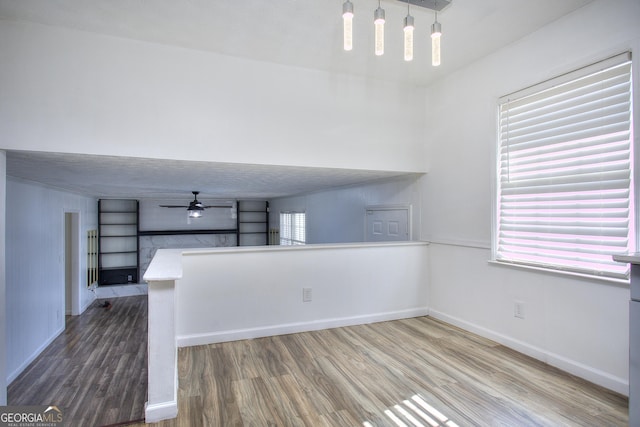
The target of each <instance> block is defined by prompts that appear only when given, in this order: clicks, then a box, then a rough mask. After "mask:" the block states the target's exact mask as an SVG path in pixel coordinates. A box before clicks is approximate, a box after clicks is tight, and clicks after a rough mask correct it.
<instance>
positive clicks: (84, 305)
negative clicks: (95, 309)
mask: <svg viewBox="0 0 640 427" xmlns="http://www.w3.org/2000/svg"><path fill="white" fill-rule="evenodd" d="M96 299H97V296H96V294H95V292H91V297H90V298H89V299H87V301H85V303H84V304H83V305H82V306H81V307H80V313H78V315H80V314H82V313H84V312H85V311H86V310H87V308H89V306H91V304H93V302H94V301H95V300H96Z"/></svg>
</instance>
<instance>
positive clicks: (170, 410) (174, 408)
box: [144, 400, 178, 424]
mask: <svg viewBox="0 0 640 427" xmlns="http://www.w3.org/2000/svg"><path fill="white" fill-rule="evenodd" d="M177 416H178V401H177V400H172V401H169V402H162V403H156V404H153V405H149V402H147V403H145V405H144V420H145V423H147V424H149V423H156V422H158V421H162V420H169V419H172V418H176V417H177Z"/></svg>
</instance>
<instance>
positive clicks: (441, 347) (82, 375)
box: [8, 297, 628, 427]
mask: <svg viewBox="0 0 640 427" xmlns="http://www.w3.org/2000/svg"><path fill="white" fill-rule="evenodd" d="M146 301H147V300H146V297H130V298H120V299H117V300H112V303H113V307H112V308H111V310H108V311H107V310H104V309H103V308H101V307H100V306H99V305H100V303H101V302H102V301H99V302H96V303H95V304H94V305H93V306H92V307H91V308H89V309H88V310H87V312H86V313H85V314H83V315H82V316H78V317H74V318H70V319H69V320H68V323H67V330H66V331H65V333H64V334H63V335H61V336H60V337H58V338H57V339H56V340H55V341H54V342H53V343H52V345H51V346H50V347H49V348H47V349H46V350H45V351H44V352H43V354H41V355H40V356H39V357H38V358H37V359H36V360H35V361H34V362H33V363H32V364H31V365H30V366H29V367H28V368H27V369H26V370H25V372H23V373H22V374H21V375H20V377H19V378H18V379H16V381H14V382H13V383H12V384H11V385H10V386H9V390H8V394H9V396H8V397H9V404H11V405H26V404H29V405H40V404H57V405H59V406H62V407H63V408H65V417H66V419H67V420H69V425H73V426H75V425H82V426H104V425H112V424H119V425H123V424H120V423H126V422H127V421H129V420H136V419H140V418H142V417H143V416H144V402H145V401H146V387H147V377H146V375H147V373H146V360H147V352H146V349H147V348H146V342H147V341H146V336H147V305H146V303H147V302H146ZM178 374H179V387H180V389H179V396H178V408H179V415H178V418H177V419H175V420H168V421H163V422H160V423H156V424H154V425H156V426H158V427H182V426H185V427H196V426H205V427H210V426H224V427H227V426H240V427H241V426H296V427H297V426H303V427H317V426H362V427H364V426H398V425H400V426H402V425H406V426H425V427H431V426H449V427H453V426H456V425H457V426H625V425H627V423H628V416H627V412H628V400H627V399H626V398H625V397H624V396H620V395H618V394H616V393H613V392H610V391H608V390H605V389H603V388H601V387H598V386H595V385H593V384H591V383H588V382H587V381H584V380H582V379H579V378H576V377H574V376H571V375H568V374H566V373H564V372H562V371H560V370H558V369H555V368H553V367H551V366H549V365H546V364H544V363H542V362H540V361H537V360H534V359H531V358H529V357H527V356H525V355H523V354H521V353H518V352H516V351H513V350H511V349H508V348H506V347H503V346H501V345H498V344H496V343H495V342H493V341H490V340H487V339H485V338H482V337H479V336H477V335H474V334H470V333H468V332H465V331H463V330H461V329H458V328H456V327H453V326H451V325H448V324H446V323H443V322H439V321H437V320H434V319H431V318H428V317H419V318H413V319H405V320H398V321H393V322H382V323H376V324H370V325H360V326H353V327H347V328H337V329H330V330H322V331H315V332H307V333H302V334H291V335H282V336H276V337H268V338H260V339H255V340H245V341H236V342H228V343H221V344H212V345H208V346H198V347H190V348H182V349H180V350H179V358H178ZM130 425H135V426H143V425H144V424H135V423H132V424H130Z"/></svg>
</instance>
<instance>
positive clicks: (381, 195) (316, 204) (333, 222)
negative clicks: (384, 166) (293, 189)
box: [269, 175, 423, 243]
mask: <svg viewBox="0 0 640 427" xmlns="http://www.w3.org/2000/svg"><path fill="white" fill-rule="evenodd" d="M421 177H422V176H421V175H415V176H410V177H402V178H394V179H389V180H385V181H380V182H376V183H371V184H366V185H359V186H349V187H344V188H338V189H334V190H327V191H320V192H316V193H311V194H306V195H301V196H295V197H283V198H278V199H273V200H271V201H270V205H269V207H270V211H271V212H270V216H269V223H270V227H271V228H279V221H280V212H286V211H296V212H306V231H307V243H347V242H363V241H364V229H365V208H366V207H367V206H371V205H405V206H407V205H408V206H411V207H412V218H411V222H412V225H413V226H412V230H411V231H412V233H411V234H412V236H411V240H418V239H419V236H420V209H421V202H420V197H421V192H420V182H421V179H423V178H421Z"/></svg>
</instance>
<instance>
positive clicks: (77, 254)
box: [63, 209, 83, 316]
mask: <svg viewBox="0 0 640 427" xmlns="http://www.w3.org/2000/svg"><path fill="white" fill-rule="evenodd" d="M67 215H68V216H69V218H70V221H69V222H70V230H69V231H70V233H69V234H70V236H69V239H68V241H67V230H66V228H67ZM80 215H81V213H80V211H78V210H66V209H65V211H64V215H63V224H64V230H65V231H64V238H63V245H64V248H63V250H64V252H63V253H64V254H65V257H66V247H67V245H68V244H69V245H70V248H69V252H70V254H69V255H70V257H71V269H70V272H69V273H70V277H69V280H70V282H71V288H70V289H69V290H67V284H66V282H67V277H66V276H67V273H66V262H67V260H66V259H65V261H64V262H65V268H64V271H65V273H64V276H65V277H64V295H65V310H63V311H64V312H65V314H66V298H67V292H68V291H70V292H71V307H70V308H71V315H72V316H77V315H78V314H80V286H82V284H81V282H82V260H83V258H82V250H81V248H82V240H81V237H82V233H81V218H80Z"/></svg>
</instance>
